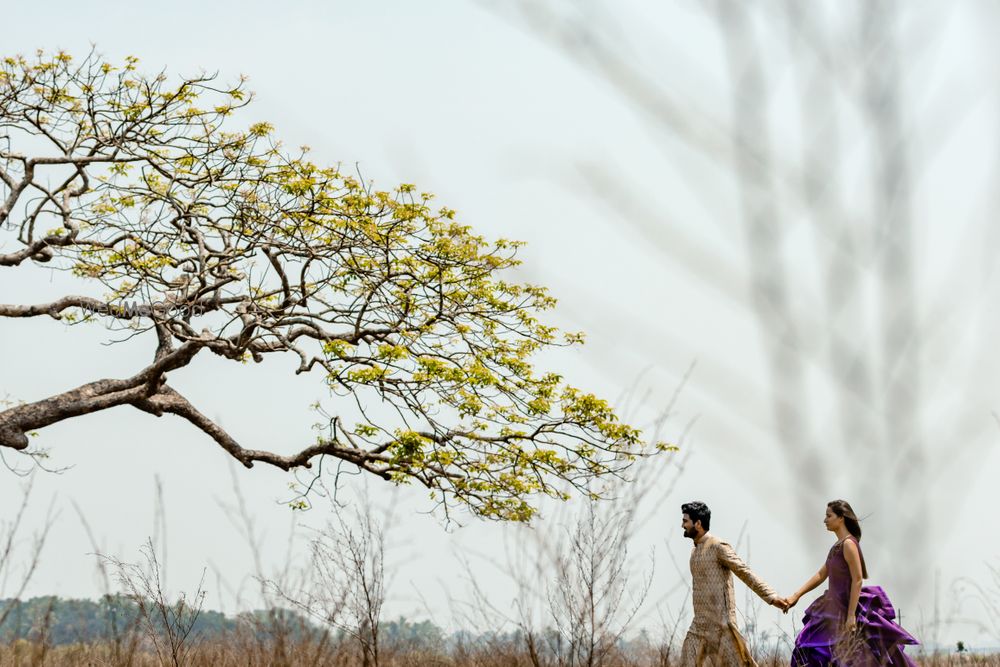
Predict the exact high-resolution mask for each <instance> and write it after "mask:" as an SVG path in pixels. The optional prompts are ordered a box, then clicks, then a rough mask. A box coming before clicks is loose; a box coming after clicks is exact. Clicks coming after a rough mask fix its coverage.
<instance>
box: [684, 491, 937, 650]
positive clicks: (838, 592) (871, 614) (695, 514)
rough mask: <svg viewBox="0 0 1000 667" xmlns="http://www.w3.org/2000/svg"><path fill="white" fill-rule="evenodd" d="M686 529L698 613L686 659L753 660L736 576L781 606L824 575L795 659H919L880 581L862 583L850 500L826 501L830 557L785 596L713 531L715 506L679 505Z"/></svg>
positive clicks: (857, 530)
mask: <svg viewBox="0 0 1000 667" xmlns="http://www.w3.org/2000/svg"><path fill="white" fill-rule="evenodd" d="M681 512H682V513H683V520H682V523H681V527H682V528H683V529H684V536H685V537H689V538H691V539H692V540H693V541H694V548H693V549H692V551H691V578H692V586H691V599H692V602H693V605H694V619H693V620H692V621H691V627H690V629H689V630H688V633H687V636H686V637H685V638H684V645H683V647H682V649H681V665H683V666H684V667H696V666H697V667H756V663H755V662H754V659H753V657H752V656H751V655H750V651H749V650H748V648H747V645H746V642H745V641H744V639H743V637H742V636H741V635H740V633H739V630H738V628H737V622H736V600H735V593H734V590H733V577H732V575H734V574H735V575H736V576H737V577H739V578H740V579H741V580H742V581H743V583H745V584H746V585H747V586H749V587H750V589H751V590H753V592H754V593H756V594H757V595H758V596H760V597H761V598H762V599H763V600H764V601H765V602H767V603H768V604H770V605H773V606H775V607H778V608H779V609H781V610H782V611H784V612H787V611H788V610H789V609H790V608H792V607H794V606H795V604H796V603H797V602H798V601H799V598H801V597H802V596H803V595H805V594H806V593H808V592H809V591H811V590H813V589H814V588H816V587H817V586H819V585H820V584H822V583H823V582H824V581H826V580H827V579H829V580H830V583H829V586H828V588H827V590H826V592H825V593H824V594H823V595H822V596H820V597H819V598H818V599H817V600H816V601H815V602H813V603H812V604H811V605H809V607H808V608H807V609H806V611H805V614H804V616H803V626H802V630H801V632H799V634H798V636H797V637H796V638H795V648H794V650H793V651H792V659H791V664H792V667H827V666H830V665H836V666H838V667H901V666H906V667H915V666H916V663H915V662H914V661H913V660H912V659H911V658H910V657H909V656H907V655H906V654H905V653H904V652H903V646H904V645H906V644H917V643H918V642H917V640H916V639H914V638H913V637H912V636H911V635H910V634H909V633H908V632H906V631H905V630H903V628H901V627H900V626H899V625H897V624H896V623H895V622H894V621H893V619H895V617H896V612H895V610H894V609H893V607H892V604H891V603H890V602H889V598H888V597H887V596H886V594H885V591H883V590H882V588H881V587H879V586H862V585H861V583H862V580H863V579H865V578H867V577H868V571H867V568H866V567H865V559H864V556H863V555H862V553H861V546H860V540H861V524H860V523H859V521H858V517H857V515H856V514H855V513H854V510H852V509H851V506H850V505H849V504H848V503H847V501H845V500H834V501H831V502H829V503H827V505H826V516H825V518H824V519H823V523H824V524H825V525H826V529H827V530H829V531H830V532H832V533H834V534H835V535H836V536H837V541H836V543H834V545H833V547H831V548H830V552H829V554H827V557H826V562H825V563H824V564H823V567H821V568H820V569H819V571H818V572H817V573H816V574H814V575H813V576H812V577H810V578H809V580H808V581H806V583H804V584H803V585H802V587H801V588H800V589H799V590H798V591H796V592H795V593H793V594H792V595H790V596H788V597H787V598H783V597H780V596H779V595H778V594H777V593H775V592H774V590H773V589H772V588H771V587H770V586H768V585H767V584H766V583H765V582H764V581H763V580H761V579H760V578H759V577H757V575H755V574H754V573H753V572H752V571H751V570H750V568H749V567H747V565H746V563H744V562H743V560H742V559H740V557H739V556H737V555H736V552H735V551H734V550H733V548H732V547H731V546H730V545H729V544H727V543H725V542H723V541H722V540H720V539H719V538H717V537H715V536H714V535H711V534H710V533H709V532H708V528H709V524H710V523H711V519H712V512H711V510H709V508H708V506H706V505H705V503H699V502H691V503H685V504H684V505H682V506H681Z"/></svg>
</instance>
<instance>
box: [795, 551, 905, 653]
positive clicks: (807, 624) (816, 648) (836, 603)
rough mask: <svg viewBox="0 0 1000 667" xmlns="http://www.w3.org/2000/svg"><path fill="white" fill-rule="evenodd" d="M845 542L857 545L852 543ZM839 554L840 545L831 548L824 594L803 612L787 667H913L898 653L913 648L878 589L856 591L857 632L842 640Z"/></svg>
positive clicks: (844, 593)
mask: <svg viewBox="0 0 1000 667" xmlns="http://www.w3.org/2000/svg"><path fill="white" fill-rule="evenodd" d="M847 539H849V540H854V544H855V545H857V544H858V541H857V540H855V539H854V538H853V537H848V538H847ZM843 549H844V545H843V541H840V542H837V543H836V544H834V545H833V547H832V548H831V549H830V553H829V554H828V555H827V557H826V572H827V576H828V577H829V581H830V584H829V588H827V590H826V592H825V593H823V595H821V596H820V597H819V598H818V599H817V600H816V601H815V602H813V603H812V604H811V605H809V607H808V608H807V609H806V611H805V615H804V616H803V619H802V620H803V625H802V631H801V632H799V636H798V637H796V638H795V650H794V651H792V667H827V666H829V665H837V666H838V667H840V666H843V667H883V666H885V667H904V666H905V667H916V664H917V663H915V662H914V661H913V659H912V658H910V657H909V656H907V655H905V654H904V653H903V646H904V645H906V644H919V642H918V641H917V640H916V639H914V638H913V637H912V636H911V635H910V633H908V632H907V631H906V630H904V629H903V628H901V627H900V626H898V625H897V624H896V623H894V622H893V619H894V618H896V610H895V609H893V608H892V603H890V602H889V598H888V597H887V596H886V594H885V591H883V590H882V588H881V587H879V586H863V587H862V588H861V597H860V598H859V599H858V610H857V621H858V632H857V635H856V636H855V638H853V639H851V638H848V637H846V635H845V632H844V623H845V621H846V620H847V604H848V600H849V598H850V594H851V572H850V570H849V569H848V567H847V560H846V559H845V558H844V552H843ZM858 550H859V551H860V550H861V547H860V545H858Z"/></svg>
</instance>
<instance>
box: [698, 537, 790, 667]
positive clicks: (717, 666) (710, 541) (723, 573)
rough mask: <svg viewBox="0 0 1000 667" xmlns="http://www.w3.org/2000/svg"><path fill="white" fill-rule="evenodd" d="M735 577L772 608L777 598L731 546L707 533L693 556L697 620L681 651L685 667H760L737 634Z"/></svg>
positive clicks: (699, 542) (699, 541)
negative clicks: (772, 603) (771, 605)
mask: <svg viewBox="0 0 1000 667" xmlns="http://www.w3.org/2000/svg"><path fill="white" fill-rule="evenodd" d="M734 574H735V575H736V576H737V577H739V578H740V579H742V580H743V583H745V584H746V585H747V586H749V587H750V589H751V590H752V591H753V592H754V593H756V594H757V595H759V596H760V597H761V598H763V599H764V601H766V602H767V603H768V604H770V603H771V602H773V601H774V600H776V599H777V598H778V594H777V593H775V592H774V590H773V589H772V588H771V587H770V586H768V585H767V584H766V583H764V582H763V581H762V580H761V579H759V578H758V577H757V575H755V574H754V573H753V572H751V571H750V568H749V567H747V564H746V563H744V562H743V560H742V559H740V557H739V556H737V555H736V552H735V551H733V548H732V547H731V546H729V545H728V544H726V543H725V542H723V541H722V540H720V539H719V538H717V537H715V536H714V535H710V534H708V533H705V534H704V535H703V536H702V537H701V539H700V540H698V541H697V542H696V543H695V546H694V549H692V550H691V580H692V586H691V599H692V601H693V603H694V620H693V621H691V628H690V629H689V630H688V633H687V636H686V637H685V638H684V646H683V648H682V649H681V665H683V667H756V664H757V663H755V662H754V660H753V658H752V657H751V656H750V651H749V650H748V649H747V644H746V641H744V639H743V637H742V636H741V635H740V633H739V630H737V625H736V595H735V593H734V591H733V576H732V575H734Z"/></svg>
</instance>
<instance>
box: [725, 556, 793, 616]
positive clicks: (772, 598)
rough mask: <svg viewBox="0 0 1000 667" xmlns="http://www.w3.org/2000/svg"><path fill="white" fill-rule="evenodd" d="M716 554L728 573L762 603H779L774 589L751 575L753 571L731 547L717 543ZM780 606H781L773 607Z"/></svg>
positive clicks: (754, 575)
mask: <svg viewBox="0 0 1000 667" xmlns="http://www.w3.org/2000/svg"><path fill="white" fill-rule="evenodd" d="M716 553H717V554H718V558H719V562H720V563H722V564H723V565H724V566H725V567H726V568H727V569H728V570H729V571H730V572H732V573H733V574H735V575H736V576H737V577H739V578H740V580H741V581H742V582H743V583H744V584H746V585H747V586H748V587H749V588H750V590H752V591H753V592H754V593H756V594H757V595H759V596H760V597H761V599H762V600H764V602H766V603H768V604H775V603H776V602H779V601H780V598H779V597H778V594H777V593H775V592H774V589H773V588H771V587H770V586H768V585H767V583H766V582H765V581H764V580H763V579H761V578H760V577H758V576H757V575H756V574H754V573H753V570H751V569H750V567H749V566H748V565H747V564H746V563H744V562H743V559H742V558H740V557H739V556H737V555H736V551H734V550H733V548H732V547H731V546H729V545H728V544H726V543H725V542H719V544H718V546H717V547H716ZM775 606H781V605H775Z"/></svg>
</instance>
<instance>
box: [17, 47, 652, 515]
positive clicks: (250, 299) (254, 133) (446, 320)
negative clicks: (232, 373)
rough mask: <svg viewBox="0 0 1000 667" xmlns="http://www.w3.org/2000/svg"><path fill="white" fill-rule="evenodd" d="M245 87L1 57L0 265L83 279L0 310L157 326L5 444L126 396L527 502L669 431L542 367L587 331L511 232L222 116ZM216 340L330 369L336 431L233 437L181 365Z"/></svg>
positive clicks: (476, 507) (301, 367)
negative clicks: (558, 303) (115, 371)
mask: <svg viewBox="0 0 1000 667" xmlns="http://www.w3.org/2000/svg"><path fill="white" fill-rule="evenodd" d="M252 97H253V96H252V95H251V94H250V93H249V92H248V91H247V89H246V87H245V81H244V80H243V79H241V80H240V81H239V82H238V83H237V84H236V85H235V86H232V87H227V86H222V85H219V84H218V83H217V82H216V77H215V76H209V75H201V76H198V77H194V78H182V79H181V80H180V81H179V82H178V83H177V84H176V85H174V84H171V83H170V82H169V81H168V77H167V76H166V74H164V73H161V74H159V75H158V76H154V77H149V76H145V75H143V74H141V73H140V72H139V71H138V61H137V59H136V58H134V57H129V58H127V59H126V60H125V62H124V63H121V64H119V65H114V64H112V63H109V62H106V61H105V60H104V59H103V57H102V56H101V55H100V54H98V53H96V52H91V53H90V54H88V55H87V57H86V58H84V59H83V60H82V61H78V60H74V59H73V58H72V57H71V56H70V55H69V54H66V53H63V52H59V53H57V54H55V55H51V54H46V53H44V52H38V54H37V55H36V56H35V57H34V58H32V59H26V58H25V57H23V56H18V57H10V58H6V59H5V60H4V61H3V62H2V63H0V201H2V203H0V234H3V238H4V249H5V250H6V251H5V252H3V253H2V254H0V267H16V266H19V265H22V264H25V263H30V262H34V263H40V264H45V265H47V266H49V267H52V268H54V269H57V270H62V271H68V272H71V273H72V275H73V276H75V277H76V278H78V279H79V282H80V285H81V289H82V290H85V291H86V293H84V292H81V293H80V294H66V295H64V296H62V297H61V298H58V299H56V300H53V301H51V302H49V303H36V304H0V316H2V317H6V318H21V317H43V316H48V317H52V318H54V319H56V320H62V321H63V322H69V323H73V324H79V323H83V322H93V323H97V324H98V325H102V326H107V327H109V328H111V329H128V330H130V336H144V337H148V338H149V339H150V340H152V339H153V337H154V336H155V340H156V345H155V352H154V353H153V354H152V359H151V360H150V362H149V364H148V365H147V366H146V367H144V368H142V369H140V370H138V371H137V372H136V373H135V374H134V375H132V376H131V377H128V378H121V379H98V380H95V381H93V382H90V383H87V384H84V385H82V386H79V387H76V388H73V389H70V390H68V391H65V392H63V393H60V394H57V395H54V396H50V397H48V398H43V399H40V400H36V401H33V402H28V403H22V404H19V405H15V406H13V407H9V408H7V409H5V410H4V411H2V412H0V446H3V447H7V448H12V449H15V450H21V451H30V450H29V449H28V448H29V439H28V434H29V433H31V432H33V431H36V430H38V429H43V428H44V427H46V426H49V425H52V424H55V423H58V422H61V421H63V420H66V419H71V418H75V417H80V416H83V415H86V414H90V413H94V412H98V411H101V410H107V409H110V408H113V407H117V406H125V405H127V406H132V407H134V408H137V409H139V410H143V411H145V412H147V413H149V414H151V415H155V416H157V417H159V416H162V415H164V414H173V415H177V416H179V417H182V418H184V419H186V420H187V421H189V422H190V423H191V424H192V425H193V426H195V427H197V428H198V429H200V430H201V431H203V432H204V433H205V434H206V435H208V436H210V437H211V438H212V439H213V440H214V441H215V442H216V443H218V444H219V445H220V446H221V447H222V448H223V449H224V450H225V451H226V452H227V453H228V454H229V455H231V456H232V457H233V458H235V459H236V460H238V461H239V462H240V463H242V464H243V465H244V466H246V467H248V468H250V467H252V466H253V465H254V464H255V463H257V462H260V463H266V464H269V465H272V466H276V467H278V468H281V469H283V470H286V471H288V470H294V469H301V468H310V467H311V466H312V465H313V464H314V462H316V461H317V460H319V459H322V458H323V457H333V458H335V459H339V460H340V461H343V462H347V463H349V464H353V465H355V466H357V467H358V468H360V469H363V470H365V471H367V472H369V473H372V474H374V475H377V476H379V477H382V478H383V479H385V480H389V481H392V482H395V483H407V482H412V481H414V480H416V482H418V483H420V484H422V485H424V486H425V487H427V488H428V489H430V490H431V495H432V497H434V498H435V499H436V501H437V502H438V503H439V504H441V505H443V506H444V507H445V510H446V511H447V510H448V508H449V507H451V506H454V505H455V504H456V503H457V504H459V505H462V506H465V507H467V508H468V509H470V510H471V511H472V512H474V513H475V514H478V515H480V516H484V517H491V518H498V519H512V520H521V521H524V520H528V519H530V518H531V516H532V514H533V513H534V512H535V507H534V505H533V504H532V499H533V498H534V497H537V496H538V495H547V496H551V497H557V498H567V497H569V494H570V492H571V491H572V490H573V489H576V490H579V491H582V492H585V493H588V494H589V493H592V491H590V490H589V487H588V484H589V483H590V482H591V481H593V480H594V479H595V478H602V477H606V476H610V477H619V476H622V475H624V474H625V473H626V471H627V469H628V467H629V466H630V465H631V463H632V462H633V461H634V460H635V459H636V457H638V456H644V455H648V454H652V453H655V452H657V451H662V450H664V449H668V448H669V447H667V446H666V445H662V444H660V445H657V446H648V445H647V444H646V443H643V441H642V440H641V437H640V433H639V431H638V430H637V429H635V428H633V427H631V426H629V425H627V424H624V423H622V422H621V421H620V420H619V419H618V418H617V416H616V414H615V412H614V411H613V409H612V408H611V407H610V406H609V404H608V403H607V402H606V401H604V400H602V399H599V398H597V397H596V396H594V395H592V394H590V393H586V392H583V391H581V390H578V389H576V388H574V387H572V386H569V385H567V384H566V383H565V382H564V381H563V379H562V377H561V376H560V375H558V374H556V373H551V372H546V373H542V372H540V371H537V370H536V369H535V368H534V366H533V364H532V361H533V358H534V357H535V356H536V353H538V352H540V351H542V350H545V349H547V348H550V347H552V346H559V345H572V344H576V343H579V342H581V341H582V337H581V336H580V335H579V334H572V333H561V332H559V331H557V330H556V329H555V328H554V327H551V326H547V325H546V324H544V323H543V322H542V321H540V319H539V316H540V314H541V313H542V311H545V310H548V309H550V308H552V307H553V305H554V303H555V301H554V299H553V298H552V297H551V296H550V295H549V294H548V293H547V291H546V290H545V289H544V288H543V287H538V286H534V285H526V284H519V283H516V282H509V281H507V280H504V278H503V274H504V272H505V271H506V270H508V269H510V268H511V267H514V266H516V265H517V264H518V260H517V258H516V253H517V249H518V247H519V246H520V243H519V242H514V241H508V240H503V239H501V240H497V241H493V242H489V241H487V240H486V239H484V238H482V237H480V236H477V235H475V234H474V233H473V232H472V230H471V229H470V227H468V226H466V225H463V224H460V223H459V222H457V221H456V220H455V212H454V211H452V210H449V209H447V208H441V209H439V210H437V211H435V210H432V207H431V199H432V195H430V194H427V193H423V194H420V193H418V192H417V191H416V189H415V188H414V186H412V185H407V184H404V185H401V186H399V187H398V188H396V189H395V190H393V191H391V192H390V191H382V190H376V189H375V188H374V187H373V186H372V185H371V184H370V183H366V182H363V181H362V180H361V179H359V178H355V177H352V176H350V175H346V174H344V173H342V172H341V171H340V169H338V168H335V167H323V166H320V165H318V164H315V163H313V162H311V161H310V160H308V159H307V157H306V154H307V150H308V149H307V148H302V149H301V150H299V151H296V152H294V153H289V152H287V151H286V150H284V149H283V148H282V146H281V144H280V143H279V142H277V141H276V140H274V139H273V138H272V133H273V128H272V127H271V126H270V125H269V124H267V123H263V122H261V123H256V124H252V125H250V126H249V128H248V129H247V130H245V131H234V130H230V129H226V127H225V125H226V122H227V121H226V118H227V117H228V116H230V115H232V114H233V113H234V112H236V111H238V110H240V109H241V108H243V107H245V106H246V105H247V104H249V103H250V101H251V100H252ZM11 243H13V244H14V248H15V249H13V250H8V249H9V248H10V244H11ZM100 290H103V294H100V295H98V292H99V291H100ZM201 353H208V354H214V355H218V356H219V357H223V358H225V359H230V360H232V361H234V362H243V363H246V362H261V361H262V360H264V359H265V358H266V357H268V355H288V356H290V357H291V358H292V359H294V360H295V362H296V367H295V372H296V373H297V374H301V373H317V374H319V375H321V376H322V378H323V381H324V382H325V384H326V385H327V387H328V388H329V390H330V392H331V393H332V394H333V397H334V401H335V403H336V406H335V409H334V410H332V411H331V414H327V413H326V412H325V411H322V410H321V414H323V415H324V419H325V423H321V424H320V426H321V427H323V429H324V430H322V431H321V433H323V435H322V436H320V437H318V438H317V439H316V441H315V442H313V443H308V444H305V445H304V446H303V447H302V449H301V450H300V451H298V452H296V453H292V454H279V453H276V452H272V451H265V450H262V449H252V448H249V447H245V446H244V445H242V444H241V443H239V442H237V441H236V440H235V439H234V438H233V437H232V436H231V435H230V434H229V433H227V432H226V431H225V430H224V429H223V428H222V427H221V426H220V425H219V424H217V423H215V422H214V421H212V420H210V419H209V418H208V417H206V416H205V415H204V414H203V413H202V412H200V411H199V410H198V408H197V407H196V406H195V405H193V404H192V403H191V402H190V401H188V400H187V399H186V398H185V397H184V396H183V395H181V394H180V393H179V392H178V391H176V390H175V389H174V388H172V387H171V386H170V384H169V383H168V382H167V376H168V375H169V374H171V373H174V372H177V371H180V370H181V369H184V368H186V367H188V366H190V365H191V364H192V363H193V362H194V360H195V358H196V357H197V356H198V355H199V354H201ZM332 413H335V414H332ZM297 502H298V503H301V504H302V506H304V505H305V502H306V501H305V500H304V499H300V500H299V501H297Z"/></svg>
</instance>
